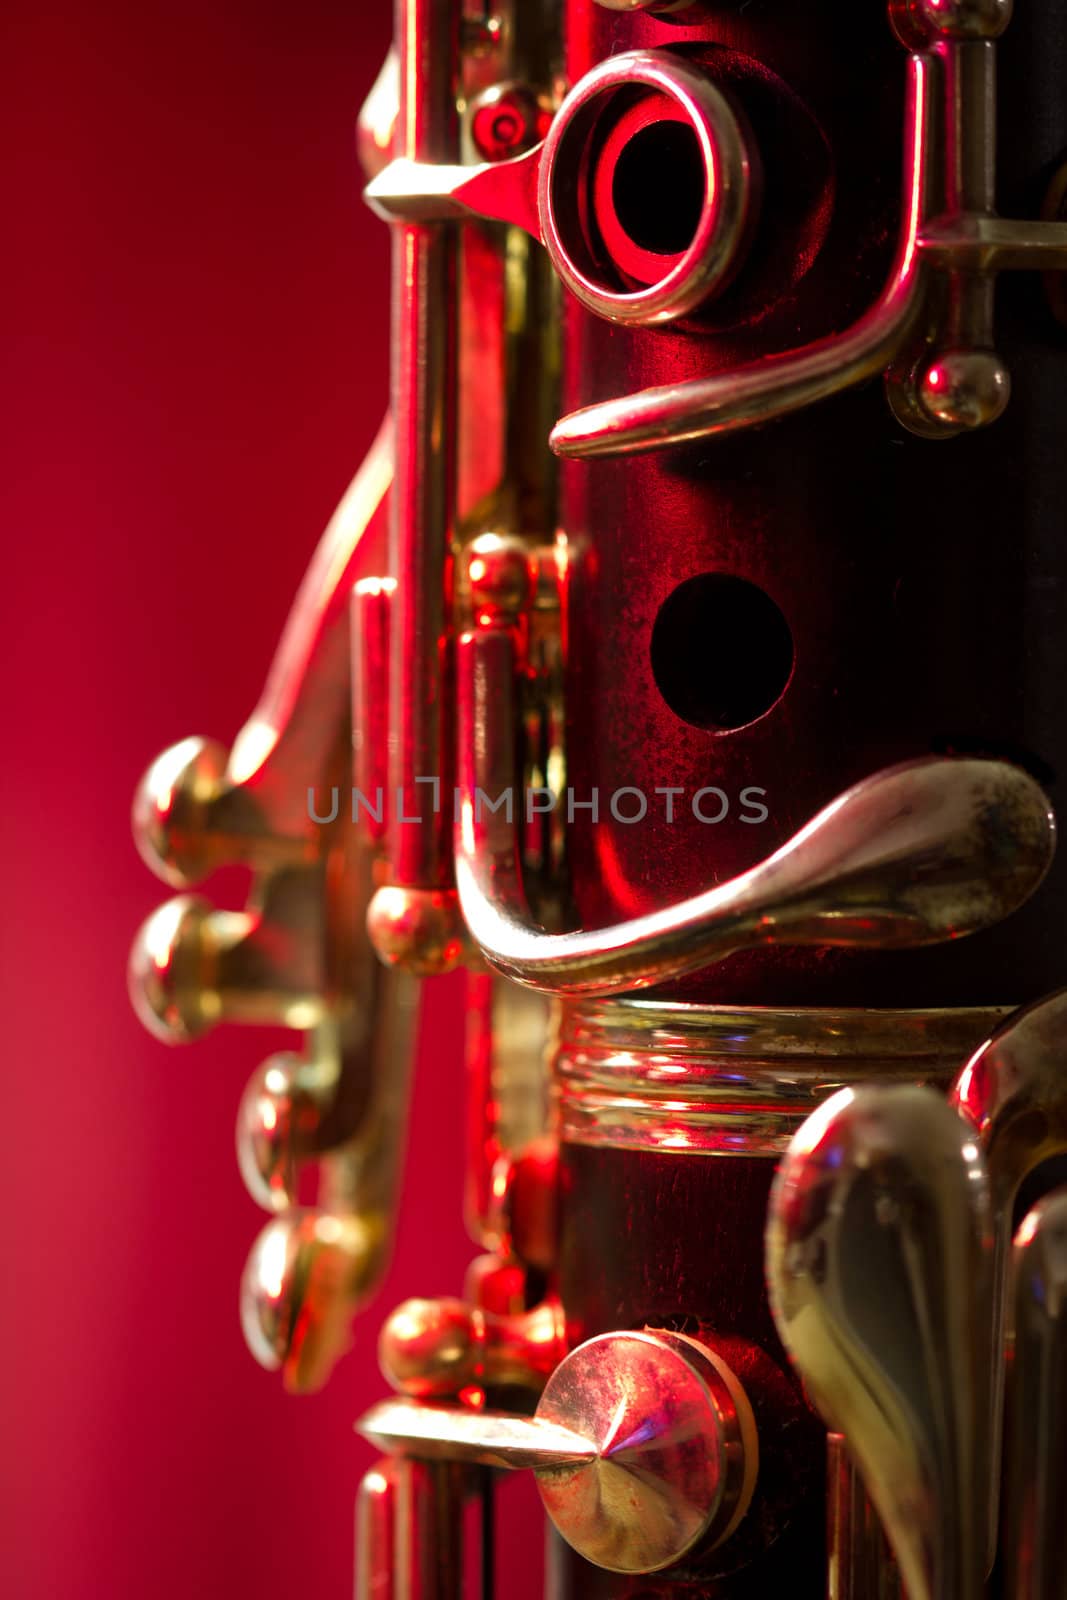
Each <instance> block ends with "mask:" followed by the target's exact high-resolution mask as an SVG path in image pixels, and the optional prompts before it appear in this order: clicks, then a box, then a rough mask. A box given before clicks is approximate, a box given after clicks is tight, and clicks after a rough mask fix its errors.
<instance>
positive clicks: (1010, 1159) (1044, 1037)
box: [949, 989, 1067, 1563]
mask: <svg viewBox="0 0 1067 1600" xmlns="http://www.w3.org/2000/svg"><path fill="white" fill-rule="evenodd" d="M949 1103H950V1104H951V1105H952V1106H953V1107H954V1108H955V1109H956V1110H957V1111H958V1112H959V1114H960V1115H961V1116H962V1117H963V1118H964V1120H965V1121H966V1122H967V1123H969V1124H970V1126H971V1127H972V1128H973V1129H974V1134H975V1138H976V1140H977V1142H978V1144H979V1145H980V1146H981V1149H982V1154H983V1157H984V1159H985V1165H986V1171H987V1172H988V1174H989V1183H990V1189H991V1193H992V1201H993V1222H994V1303H993V1322H992V1325H991V1337H992V1347H991V1348H992V1385H991V1395H990V1406H991V1417H990V1431H989V1459H988V1463H987V1466H986V1469H985V1470H986V1473H987V1481H988V1483H989V1506H990V1511H989V1559H990V1563H992V1559H993V1555H994V1553H995V1549H996V1528H997V1505H998V1499H999V1488H1000V1440H1001V1428H1002V1423H1003V1412H1004V1354H1005V1341H1006V1334H1007V1331H1008V1318H1007V1310H1008V1304H1007V1287H1008V1285H1007V1280H1008V1270H1009V1256H1010V1253H1011V1236H1012V1219H1013V1213H1014V1208H1015V1201H1016V1198H1017V1196H1018V1193H1019V1189H1020V1187H1021V1186H1022V1184H1023V1182H1024V1181H1025V1179H1026V1178H1027V1177H1028V1176H1029V1174H1030V1173H1032V1172H1034V1171H1035V1170H1036V1169H1037V1168H1038V1167H1039V1166H1040V1165H1041V1164H1042V1162H1044V1161H1047V1160H1049V1159H1051V1158H1052V1157H1055V1156H1062V1155H1064V1154H1067V989H1063V990H1059V991H1058V992H1057V993H1055V994H1051V995H1049V996H1047V997H1046V998H1045V999H1043V1000H1039V1001H1037V1002H1036V1003H1035V1004H1034V1005H1032V1006H1026V1007H1024V1008H1023V1009H1022V1010H1021V1011H1017V1012H1015V1014H1014V1015H1013V1016H1011V1017H1009V1018H1008V1019H1007V1021H1006V1022H1005V1023H1004V1024H1003V1026H1001V1027H1000V1028H998V1029H997V1031H996V1033H994V1034H993V1036H992V1038H990V1039H987V1040H986V1042H985V1043H984V1044H983V1045H982V1046H981V1047H980V1048H979V1049H978V1050H976V1051H975V1053H974V1055H973V1056H972V1057H971V1059H970V1060H969V1061H968V1062H967V1064H966V1066H965V1067H964V1068H963V1069H962V1071H961V1072H960V1074H959V1076H958V1078H957V1079H956V1082H955V1083H954V1085H953V1087H952V1090H951V1092H950V1095H949Z"/></svg>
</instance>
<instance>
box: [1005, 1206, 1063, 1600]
mask: <svg viewBox="0 0 1067 1600" xmlns="http://www.w3.org/2000/svg"><path fill="white" fill-rule="evenodd" d="M1012 1275H1013V1278H1014V1293H1013V1297H1012V1298H1013V1309H1014V1341H1013V1347H1012V1353H1011V1370H1010V1390H1009V1419H1010V1421H1009V1427H1008V1431H1007V1436H1006V1440H1005V1444H1006V1449H1005V1460H1004V1500H1005V1519H1004V1526H1005V1535H1006V1536H1005V1541H1004V1543H1005V1550H1006V1551H1007V1552H1008V1557H1007V1560H1008V1564H1009V1572H1008V1580H1007V1589H1006V1593H1007V1594H1008V1595H1009V1596H1010V1600H1061V1597H1062V1595H1063V1592H1064V1572H1065V1570H1067V1565H1065V1564H1067V1525H1065V1523H1064V1517H1063V1509H1064V1503H1065V1497H1067V1462H1065V1458H1064V1449H1063V1439H1064V1431H1065V1429H1067V1189H1058V1190H1056V1192H1055V1193H1054V1194H1052V1195H1049V1196H1048V1197H1047V1198H1046V1199H1045V1200H1042V1201H1040V1202H1039V1204H1038V1205H1036V1206H1035V1207H1034V1209H1033V1211H1031V1212H1029V1214H1028V1215H1027V1216H1026V1217H1024V1219H1023V1221H1022V1223H1021V1224H1020V1227H1019V1231H1018V1233H1017V1234H1016V1235H1015V1244H1014V1248H1013V1250H1012Z"/></svg>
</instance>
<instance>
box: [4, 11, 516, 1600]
mask: <svg viewBox="0 0 1067 1600" xmlns="http://www.w3.org/2000/svg"><path fill="white" fill-rule="evenodd" d="M389 13H390V6H389V4H388V0H374V3H360V0H343V3H342V0H301V3H299V4H294V3H293V0H285V3H275V0H183V3H182V4H180V5H179V4H176V3H173V0H164V3H156V4H145V3H144V0H140V3H133V0H95V3H94V4H92V5H88V4H86V3H85V0H5V6H4V8H3V15H2V18H0V56H2V58H3V61H2V67H0V71H2V73H3V76H4V78H5V79H6V83H5V85H4V88H3V94H2V96H0V119H2V122H3V134H2V139H0V162H2V164H3V168H4V180H5V181H4V192H5V195H6V201H5V211H6V218H5V221H6V224H7V246H6V250H5V259H4V276H5V278H6V280H7V281H6V289H5V293H4V294H3V297H2V308H3V309H2V312H0V315H2V316H3V319H4V322H5V328H4V334H3V347H4V371H5V378H6V382H5V385H4V389H5V396H6V401H5V412H6V420H5V428H4V431H5V442H6V444H7V446H8V448H7V451H6V452H5V456H6V462H5V467H4V471H3V473H2V474H0V499H2V514H3V527H4V530H5V549H6V560H5V564H4V565H5V571H4V576H3V581H2V584H0V593H2V596H3V599H2V606H3V630H2V637H3V650H4V658H5V666H6V671H5V680H6V682H7V685H8V693H7V696H6V705H7V713H6V728H7V736H6V743H7V749H8V755H9V761H8V763H7V764H6V770H7V788H6V795H5V804H4V806H3V812H4V824H5V826H4V836H5V850H4V866H5V877H4V885H5V905H4V914H3V918H2V925H3V934H2V939H3V948H2V960H0V973H2V981H3V986H4V1013H3V1014H4V1019H5V1031H6V1051H5V1055H6V1062H5V1068H4V1075H3V1076H4V1095H3V1104H4V1107H5V1112H6V1118H5V1120H6V1133H7V1137H6V1140H5V1144H6V1151H5V1159H4V1161H3V1162H2V1163H0V1169H2V1170H3V1173H4V1181H5V1183H6V1184H8V1185H9V1186H10V1190H9V1193H8V1194H7V1196H6V1204H5V1207H4V1213H3V1214H4V1218H5V1224H4V1243H3V1284H4V1291H3V1298H4V1316H3V1325H2V1331H0V1355H2V1380H0V1381H2V1388H3V1406H2V1409H3V1417H4V1420H3V1422H2V1424H0V1478H2V1488H0V1591H2V1592H3V1593H4V1594H5V1595H11V1596H13V1597H18V1600H38V1597H44V1596H50V1597H51V1596H62V1597H77V1600H80V1597H82V1596H94V1597H95V1596H105V1595H106V1596H108V1597H109V1600H125V1597H130V1600H132V1597H134V1596H136V1597H138V1600H141V1597H143V1596H145V1595H152V1596H153V1597H154V1600H169V1597H172V1596H173V1597H177V1596H188V1595H190V1594H196V1595H197V1596H200V1597H202V1600H209V1597H214V1596H218V1597H223V1596H225V1597H227V1600H233V1597H237V1596H241V1597H243V1596H255V1597H257V1600H259V1597H269V1596H273V1595H279V1596H280V1595H285V1594H292V1593H300V1594H302V1595H312V1594H313V1595H316V1596H344V1595H347V1594H349V1593H350V1592H351V1571H352V1507H353V1499H354V1493H355V1489H356V1486H357V1483H358V1480H359V1476H360V1474H361V1472H362V1470H363V1467H364V1466H365V1464H366V1462H367V1460H368V1458H369V1452H368V1450H367V1449H366V1447H364V1446H363V1445H362V1444H361V1443H360V1442H359V1441H357V1440H356V1439H355V1438H354V1436H353V1433H352V1420H353V1418H354V1417H356V1416H357V1415H358V1414H359V1412H360V1410H361V1409H362V1408H363V1407H365V1406H366V1405H368V1404H369V1403H370V1402H371V1401H372V1400H374V1399H375V1398H377V1397H379V1395H380V1394H381V1391H382V1384H381V1380H380V1378H379V1377H378V1374H377V1370H376V1364H375V1361H374V1353H373V1352H374V1340H375V1336H376V1331H377V1327H378V1325H379V1323H380V1321H381V1317H382V1315H383V1314H384V1312H385V1311H386V1310H387V1309H388V1308H389V1307H390V1306H392V1305H394V1304H395V1303H396V1302H397V1301H398V1300H399V1299H401V1298H403V1297H404V1296H405V1295H407V1294H411V1293H415V1292H418V1293H422V1294H435V1293H455V1292H456V1291H457V1290H458V1288H459V1286H460V1283H461V1281H462V1273H463V1268H464V1266H465V1264H466V1262H467V1260H468V1259H469V1257H470V1256H471V1254H472V1253H473V1249H472V1246H471V1245H470V1244H469V1243H468V1241H467V1240H466V1239H465V1238H464V1235H463V1231H462V1227H461V1223H460V1178H461V1167H460V1149H461V1105H460V1095H461V1062H460V1057H459V1039H460V1026H461V1008H462V991H461V989H459V988H457V987H456V986H455V984H454V983H452V982H445V983H443V984H440V985H437V986H435V987H433V989H432V992H431V994H430V996H429V1001H428V1006H427V1014H426V1015H424V1019H423V1029H424V1032H423V1038H424V1041H426V1042H425V1043H424V1047H423V1049H422V1051H421V1053H420V1064H419V1074H418V1080H417V1088H416V1096H415V1104H414V1125H413V1130H412V1137H411V1144H410V1147H409V1154H408V1169H407V1170H408V1188H407V1193H406V1206H405V1211H404V1214H403V1218H402V1223H401V1228H400V1234H399V1240H398V1246H397V1251H396V1258H395V1265H394V1269H393V1271H392V1274H391V1276H390V1279H389V1282H388V1283H387V1285H386V1287H385V1289H384V1290H383V1292H382V1294H381V1296H380V1298H379V1300H378V1302H377V1303H376V1305H375V1306H374V1307H373V1308H372V1309H371V1311H370V1313H369V1314H368V1315H367V1316H366V1317H365V1318H364V1321H363V1323H362V1324H361V1326H360V1328H359V1330H358V1332H357V1338H358V1343H357V1348H356V1351H355V1353H354V1355H353V1356H352V1357H351V1358H350V1359H349V1360H348V1362H347V1363H346V1364H344V1365H343V1366H342V1367H341V1368H340V1369H339V1371H338V1373H337V1375H336V1377H335V1378H334V1380H333V1382H332V1383H331V1385H330V1386H329V1388H328V1389H327V1390H326V1391H325V1393H323V1394H322V1395H320V1396H318V1397H316V1398H314V1399H310V1400H302V1401H298V1400H294V1399H291V1398H287V1397H286V1396H285V1395H283V1393H282V1392H281V1389H280V1386H279V1384H278V1382H277V1380H276V1379H275V1378H273V1377H271V1376H270V1375H268V1374H266V1373H264V1372H261V1371H260V1370H259V1369H258V1368H257V1367H255V1366H254V1365H253V1363H252V1361H251V1359H250V1357H249V1356H248V1355H247V1354H246V1352H245V1349H244V1345H243V1342H242V1338H241V1334H240V1331H239V1328H238V1322H237V1311H236V1303H237V1284H238V1279H239V1275H240V1271H241V1268H242V1266H243V1263H244V1259H245V1256H246V1253H247V1251H248V1248H249V1246H250V1244H251V1242H252V1239H253V1237H254V1236H255V1234H256V1232H257V1230H258V1229H259V1227H260V1225H261V1223H262V1220H263V1219H262V1215H261V1214H260V1213H259V1212H258V1211H257V1210H256V1208H255V1207H254V1206H253V1204H252V1202H251V1201H250V1200H249V1199H248V1198H247V1197H246V1195H245V1193H244V1191H243V1188H242V1186H241V1183H240V1180H239V1178H238V1175H237V1170H236V1167H235V1164H234V1157H233V1121H234V1114H235V1111H236V1106H237V1101H238V1097H239V1095H240V1091H241V1088H242V1086H243V1084H244V1082H245V1080H246V1078H247V1077H248V1076H249V1074H250V1073H251V1072H252V1070H253V1069H254V1067H255V1066H256V1065H257V1064H258V1062H259V1061H260V1060H261V1059H262V1058H263V1056H264V1055H265V1054H267V1053H268V1051H269V1050H270V1049H271V1048H272V1047H275V1046H276V1045H277V1044H279V1043H281V1042H286V1041H284V1040H283V1039H280V1038H272V1037H270V1036H268V1035H267V1034H264V1033H254V1032H251V1031H239V1032H238V1031H232V1032H222V1033H218V1034H215V1035H213V1036H211V1037H209V1038H208V1039H207V1040H206V1041H204V1042H203V1043H201V1044H198V1045H196V1046H193V1047H191V1048H189V1049H186V1050H183V1051H178V1050H168V1049H166V1048H165V1047H164V1046H162V1045H159V1044H157V1043H155V1042H153V1041H152V1040H151V1039H150V1038H148V1036H147V1035H146V1034H145V1033H144V1032H143V1031H142V1030H141V1028H140V1026H139V1024H138V1023H137V1022H136V1021H135V1019H134V1017H133V1016H132V1014H131V1012H130V1010H129V1006H128V1004H127V1000H126V994H125V977H124V969H125V961H126V952H127V948H128V945H129V942H130V939H131V936H132V934H133V932H134V930H135V928H136V927H137V925H138V923H139V922H140V921H141V919H142V918H143V917H144V916H145V915H146V914H147V912H148V911H149V910H151V909H152V907H153V906H154V905H155V904H156V903H157V902H158V901H159V900H160V899H161V898H163V897H164V895H165V893H166V891H165V890H164V889H163V888H162V887H161V886H160V885H157V884H155V883H154V881H153V880H152V878H151V877H150V876H149V874H148V873H147V871H146V870H145V868H144V867H143V866H142V864H141V863H140V861H139V859H138V858H137V856H136V854H135V852H134V849H133V846H132V844H131V842H130V837H129V827H128V814H129V803H130V798H131V795H132V792H133V788H134V785H135V783H136V781H137V779H138V777H139V775H140V773H141V771H142V769H143V768H144V767H145V765H146V764H147V762H148V761H149V760H150V759H151V758H152V757H153V756H154V755H155V754H156V753H157V752H158V751H159V750H160V749H162V748H163V747H164V746H165V745H167V744H170V743H171V742H173V741H174V740H176V739H178V738H181V737H183V736H185V735H187V734H189V733H205V734H211V735H214V736H216V737H219V738H221V739H223V740H227V741H228V740H229V739H231V738H232V736H233V734H234V733H235V732H236V730H237V728H238V727H239V725H240V724H241V722H242V721H243V719H244V717H245V716H246V714H247V713H248V711H249V709H250V708H251V706H252V703H253V700H254V698H255V696H256V695H257V693H258V691H259V688H260V685H261V681H262V677H263V674H264V672H265V669H266V665H267V661H268V659H269V655H270V651H271V649H272V647H273V643H274V639H275V637H276V635H277V633H278V630H279V628H280V626H281V623H282V621H283V619H284V616H285V613H286V609H287V607H288V604H289V601H290V598H291V596H292V593H293V590H294V588H295V586H296V584H297V582H298V579H299V577H300V575H301V572H302V570H303V567H304V565H305V563H306V561H307V559H308V557H309V555H310V553H311V550H312V548H313V545H314V543H315V540H316V539H317V537H318V534H319V532H320V530H321V528H322V527H323V526H324V525H325V522H326V520H327V518H328V516H329V514H330V511H331V510H332V508H333V505H334V503H335V502H336V500H337V499H338V498H339V496H340V494H341V492H342V491H343V489H344V487H345V485H346V483H347V482H348V479H349V478H350V476H351V474H352V472H353V471H354V469H355V467H356V466H357V465H358V463H359V460H360V459H361V457H362V455H363V453H364V451H365V449H366V447H367V446H368V444H369V443H370V441H371V439H372V437H373V434H374V431H375V429H376V427H377V424H378V421H379V419H380V416H381V413H382V411H383V410H384V406H385V399H386V389H387V360H388V352H387V312H386V296H387V263H388V239H387V233H386V230H385V228H384V227H382V225H381V224H380V223H378V222H377V221H376V220H375V219H374V218H372V217H371V215H370V214H369V212H367V211H366V209H365V208H364V207H363V206H362V204H361V203H360V199H359V190H360V182H361V180H360V174H359V172H358V168H357V164H356V160H355V152H354V136H353V135H354V122H355V115H356V111H357V109H358V107H359V105H360V103H361V101H362V99H363V97H364V95H365V94H366V92H367V90H368V88H369V87H370V84H371V82H372V81H373V78H374V76H375V74H376V72H377V69H378V66H379V64H380V62H381V59H382V56H383V54H384V52H385V49H386V47H387V43H388V37H389V32H390V15H389ZM431 1039H432V1045H430V1043H429V1041H430V1040H431ZM505 1592H506V1593H507V1594H508V1595H509V1597H512V1600H521V1596H523V1595H526V1594H529V1595H532V1594H534V1593H538V1592H539V1584H538V1582H537V1581H536V1579H535V1577H534V1575H533V1572H532V1568H531V1566H530V1564H529V1563H528V1562H527V1563H523V1564H522V1566H521V1568H520V1569H519V1570H516V1569H515V1567H514V1566H512V1569H511V1577H510V1579H509V1581H508V1583H507V1585H506V1589H505Z"/></svg>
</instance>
